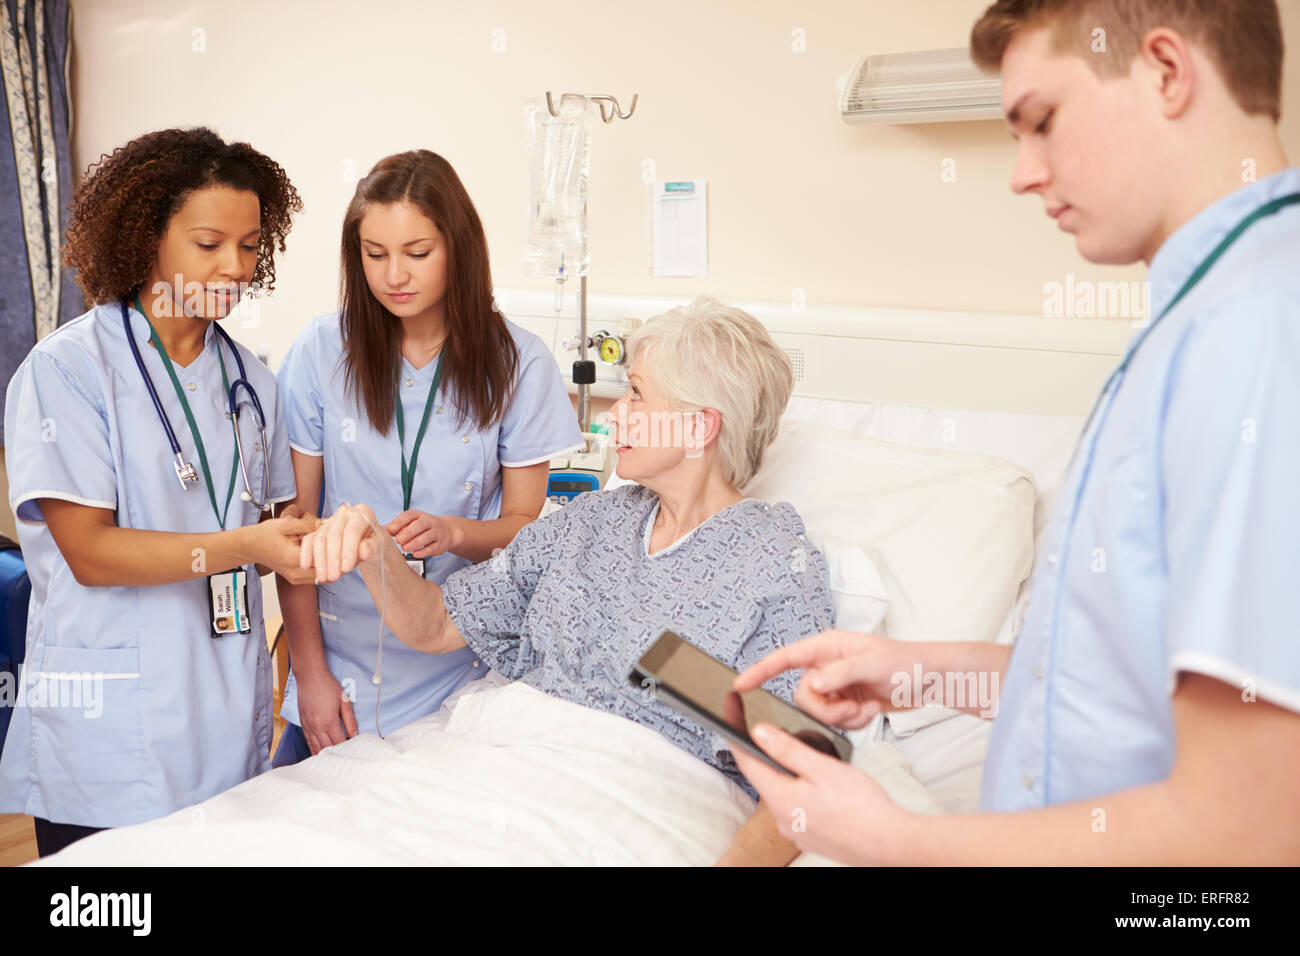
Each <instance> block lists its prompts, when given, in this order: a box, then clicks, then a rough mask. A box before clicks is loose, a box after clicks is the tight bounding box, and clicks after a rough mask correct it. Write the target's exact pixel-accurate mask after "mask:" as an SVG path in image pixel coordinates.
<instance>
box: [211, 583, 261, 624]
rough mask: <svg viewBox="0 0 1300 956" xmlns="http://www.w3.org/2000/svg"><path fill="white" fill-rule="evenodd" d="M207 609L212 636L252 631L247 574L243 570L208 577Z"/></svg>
mask: <svg viewBox="0 0 1300 956" xmlns="http://www.w3.org/2000/svg"><path fill="white" fill-rule="evenodd" d="M208 609H209V611H211V612H212V636H213V637H221V636H222V635H223V634H247V633H248V632H249V631H251V630H252V629H253V623H252V621H250V620H249V619H248V572H247V571H245V570H244V569H243V568H238V569H236V570H234V571H223V572H222V573H220V574H209V575H208Z"/></svg>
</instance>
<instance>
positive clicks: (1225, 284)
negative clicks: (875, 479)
mask: <svg viewBox="0 0 1300 956" xmlns="http://www.w3.org/2000/svg"><path fill="white" fill-rule="evenodd" d="M1294 192H1300V170H1298V169H1289V170H1285V171H1283V172H1281V173H1277V174H1276V175H1273V176H1270V177H1268V178H1266V179H1262V180H1260V181H1259V182H1257V183H1253V184H1251V185H1248V186H1245V187H1243V188H1241V189H1238V190H1236V191H1235V192H1233V193H1231V194H1230V195H1228V196H1225V197H1223V198H1222V199H1220V200H1219V201H1217V202H1215V203H1214V204H1212V205H1211V206H1209V207H1207V208H1206V209H1204V210H1202V211H1201V212H1200V213H1198V214H1197V215H1196V216H1195V217H1193V218H1192V219H1191V220H1190V221H1189V222H1187V223H1185V224H1184V225H1183V226H1182V227H1181V228H1180V229H1178V231H1177V232H1175V233H1174V234H1173V235H1172V236H1171V237H1170V238H1169V239H1168V240H1166V242H1165V244H1164V245H1163V246H1161V248H1160V251H1159V252H1158V253H1157V254H1156V256H1155V257H1154V259H1153V260H1152V263H1151V272H1150V282H1151V292H1152V296H1151V301H1152V309H1153V311H1152V315H1153V316H1158V315H1159V314H1160V313H1161V311H1162V310H1163V309H1164V308H1165V307H1166V305H1167V304H1168V303H1169V302H1171V301H1172V300H1173V299H1174V296H1175V295H1176V294H1177V292H1178V290H1179V289H1180V288H1181V287H1182V285H1183V283H1184V282H1185V281H1186V280H1187V278H1188V277H1189V276H1190V275H1192V273H1193V272H1194V271H1195V270H1196V268H1197V266H1198V265H1199V264H1200V263H1201V261H1202V260H1203V259H1204V258H1205V257H1206V256H1207V255H1208V254H1209V253H1210V252H1211V251H1212V250H1213V249H1214V247H1215V246H1216V245H1218V243H1219V242H1220V241H1221V240H1222V239H1223V238H1224V237H1225V236H1226V235H1227V234H1228V233H1229V232H1230V231H1231V230H1232V229H1233V227H1235V226H1236V225H1237V224H1238V223H1239V222H1240V221H1241V220H1242V219H1243V218H1245V217H1246V216H1247V215H1248V214H1249V213H1251V212H1252V211H1254V210H1255V209H1258V208H1259V207H1260V206H1262V205H1264V204H1265V203H1266V202H1269V201H1270V200H1272V199H1275V198H1278V197H1280V196H1284V195H1286V194H1288V193H1294ZM1297 263H1300V206H1289V207H1286V208H1284V209H1282V210H1281V211H1280V212H1277V213H1276V214H1274V215H1271V216H1267V217H1265V218H1262V219H1260V220H1258V221H1257V222H1255V224H1254V225H1252V226H1251V227H1250V228H1249V229H1248V230H1247V231H1246V232H1245V233H1243V234H1242V235H1241V237H1240V238H1239V239H1238V240H1237V241H1236V242H1235V243H1234V244H1233V245H1232V246H1231V247H1229V249H1228V251H1227V252H1225V253H1224V255H1223V256H1222V258H1220V259H1219V261H1218V262H1217V263H1216V264H1215V265H1214V266H1213V268H1211V269H1210V271H1209V272H1208V273H1206V275H1205V276H1204V278H1202V279H1201V281H1200V283H1199V284H1198V285H1196V286H1195V288H1194V289H1193V290H1192V291H1191V292H1189V293H1188V294H1187V295H1186V296H1185V297H1184V298H1183V299H1182V301H1181V302H1179V303H1178V305H1177V306H1176V307H1175V308H1174V309H1173V310H1172V311H1170V312H1169V314H1168V315H1166V316H1165V317H1164V318H1163V319H1162V320H1160V321H1159V322H1158V323H1157V325H1156V326H1155V327H1154V328H1153V329H1152V330H1151V332H1150V334H1149V335H1148V336H1147V337H1146V341H1145V342H1143V344H1142V346H1141V348H1140V349H1138V350H1137V351H1136V353H1133V359H1132V362H1131V364H1130V365H1129V367H1128V369H1127V371H1126V372H1125V373H1124V374H1123V375H1122V376H1121V377H1120V379H1119V381H1118V385H1117V386H1116V387H1112V388H1111V389H1110V390H1109V391H1108V392H1107V393H1106V394H1105V395H1104V397H1103V399H1102V402H1101V405H1100V407H1099V408H1098V410H1097V413H1096V415H1095V416H1094V418H1093V422H1092V425H1091V427H1090V428H1089V429H1088V430H1087V432H1086V433H1085V434H1084V435H1083V437H1082V439H1081V441H1080V445H1079V450H1078V452H1077V455H1076V460H1075V462H1074V464H1073V466H1072V467H1071V469H1070V471H1069V473H1068V474H1067V476H1066V482H1065V486H1064V489H1063V491H1062V494H1061V504H1060V506H1059V507H1058V508H1057V509H1056V514H1055V515H1054V517H1053V520H1052V522H1051V524H1050V526H1049V529H1048V531H1047V537H1046V539H1045V543H1044V546H1043V559H1042V561H1041V562H1040V564H1039V566H1038V568H1037V569H1036V570H1035V573H1034V577H1033V579H1032V584H1031V587H1032V595H1033V596H1032V600H1031V604H1030V608H1029V613H1028V616H1027V617H1026V619H1025V623H1024V626H1023V627H1022V629H1021V632H1020V635H1019V637H1018V638H1017V639H1016V645H1015V650H1014V652H1013V653H1012V655H1011V663H1010V667H1009V669H1008V672H1007V677H1006V681H1005V683H1004V686H1003V689H1002V694H1001V702H1000V706H999V710H998V715H997V718H996V720H995V722H994V725H993V733H992V736H991V738H990V742H989V749H988V754H987V757H986V761H985V765H984V777H983V783H982V792H981V796H980V803H981V806H982V807H983V808H984V809H986V810H1016V809H1023V808H1029V807H1040V806H1044V805H1048V804H1056V803H1065V802H1069V801H1074V800H1083V799H1090V798H1094V797H1097V796H1099V795H1102V794H1106V793H1110V792H1112V791H1115V790H1120V789H1125V788H1129V787H1135V786H1140V785H1142V784H1146V783H1153V782H1156V781H1159V780H1163V779H1164V778H1166V777H1167V776H1168V775H1169V772H1170V770H1171V769H1172V767H1173V764H1174V756H1175V745H1176V742H1177V741H1176V739H1175V727H1174V721H1173V710H1172V703H1171V698H1172V694H1173V692H1174V690H1175V687H1176V682H1177V676H1178V674H1179V673H1180V672H1183V671H1188V672H1194V673H1199V674H1205V675H1208V676H1211V677H1214V678H1217V679H1219V680H1222V681H1224V682H1225V683H1227V684H1229V685H1231V686H1233V687H1234V688H1238V689H1240V691H1241V693H1242V695H1243V698H1244V699H1250V697H1251V696H1252V695H1253V697H1254V698H1255V699H1258V700H1266V701H1269V702H1271V703H1273V704H1276V705H1278V706H1280V707H1285V708H1287V709H1289V710H1293V711H1297V712H1300V640H1297V634H1300V624H1298V623H1297V622H1300V497H1298V496H1300V427H1298V426H1297V424H1296V416H1297V414H1300V269H1297V268H1296V266H1297ZM1130 351H1131V347H1130Z"/></svg>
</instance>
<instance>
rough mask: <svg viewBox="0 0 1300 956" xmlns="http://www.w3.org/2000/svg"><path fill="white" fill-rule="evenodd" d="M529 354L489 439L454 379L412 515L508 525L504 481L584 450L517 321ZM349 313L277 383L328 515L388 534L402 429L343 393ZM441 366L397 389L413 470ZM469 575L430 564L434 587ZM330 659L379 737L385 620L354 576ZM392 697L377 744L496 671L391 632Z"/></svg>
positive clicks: (560, 390)
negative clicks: (319, 459) (466, 414)
mask: <svg viewBox="0 0 1300 956" xmlns="http://www.w3.org/2000/svg"><path fill="white" fill-rule="evenodd" d="M506 326H507V327H508V328H509V330H510V333H511V335H513V336H514V340H515V344H516V345H517V346H518V348H519V367H518V371H517V373H516V379H515V390H514V394H513V397H512V399H511V402H510V405H509V407H508V408H507V410H506V413H505V416H504V417H503V419H502V420H501V421H500V422H498V423H497V424H495V425H492V426H491V427H489V428H486V429H479V428H478V427H477V426H476V425H475V424H474V423H473V422H472V421H471V422H464V423H461V424H459V425H458V424H457V423H456V406H455V397H454V395H448V394H447V384H446V383H447V378H448V376H447V375H446V370H445V369H444V374H443V380H442V383H441V384H439V386H438V394H437V396H436V397H435V399H434V408H433V412H432V413H431V414H430V415H429V425H428V429H427V431H426V433H425V436H424V443H423V444H422V445H421V446H420V458H419V461H418V463H417V470H416V474H415V482H414V488H413V490H412V494H411V507H412V508H413V509H416V510H419V511H424V512H427V513H428V514H431V515H453V516H458V517H461V518H469V519H471V520H476V521H488V520H491V519H494V518H498V517H500V516H501V469H502V467H506V468H511V467H523V466H525V465H534V464H537V463H538V462H543V461H548V460H549V459H550V458H551V457H553V456H555V455H559V454H562V453H564V452H566V451H572V450H574V449H576V448H579V447H581V446H582V433H581V432H580V431H579V429H578V423H577V418H576V416H575V415H574V412H573V404H572V402H571V401H570V400H569V396H568V393H567V392H566V391H565V388H564V380H563V379H562V378H561V377H560V370H559V366H558V365H557V364H556V362H555V359H554V358H553V357H552V356H551V353H550V351H549V350H548V349H547V348H546V346H545V344H544V343H543V342H542V340H541V339H540V338H538V337H537V336H536V335H534V334H532V333H531V332H529V331H527V330H525V329H523V328H520V327H519V326H518V325H515V324H514V323H513V322H510V321H507V322H506ZM342 357H343V335H342V326H341V324H340V313H338V312H334V313H330V314H328V315H322V316H319V317H317V318H316V319H314V320H313V321H312V323H311V324H310V325H309V326H308V327H307V328H306V329H305V330H304V331H303V333H302V334H301V335H300V336H299V337H298V339H297V340H296V341H295V342H294V344H293V347H292V348H290V350H289V354H288V355H286V356H285V359H284V363H283V364H282V365H281V366H280V370H279V372H278V375H279V380H280V388H281V389H282V390H283V392H284V396H285V399H284V400H285V416H286V421H287V424H288V429H289V442H290V444H291V445H292V447H293V448H294V449H295V450H296V451H299V452H302V453H303V454H306V455H323V456H324V459H325V461H324V499H325V500H324V514H326V515H329V514H333V513H334V511H335V510H336V509H337V508H338V506H339V505H341V504H343V503H344V502H347V503H349V504H367V505H370V507H371V508H372V509H373V510H374V512H375V516H376V518H378V519H379V521H380V523H381V524H387V523H388V522H389V521H392V520H393V519H394V518H396V517H397V516H398V515H399V514H401V513H402V510H403V509H402V480H401V464H402V454H401V453H402V449H401V447H400V446H399V445H398V438H397V427H396V425H393V426H391V427H390V428H389V430H388V434H387V435H380V434H379V433H378V432H376V431H375V430H374V428H372V427H371V425H370V419H369V418H368V417H367V416H366V414H365V413H364V412H363V411H361V410H360V408H359V406H358V404H357V402H356V399H355V398H353V397H352V396H350V395H349V393H348V390H347V388H346V387H345V384H344V369H343V361H342ZM436 368H437V360H436V358H435V359H434V360H433V361H430V362H429V363H428V364H427V365H425V366H424V367H423V368H418V369H417V368H415V367H414V366H412V365H411V363H410V362H408V361H406V359H405V358H403V360H402V371H401V375H400V378H399V381H398V391H399V394H400V397H401V402H402V409H403V415H404V416H405V419H406V454H407V459H408V461H409V459H410V454H411V448H412V446H413V444H414V442H415V434H416V432H417V430H418V429H419V422H420V418H421V417H422V416H423V414H424V406H425V402H426V400H427V399H428V396H429V386H430V385H431V384H432V382H433V375H434V371H435V370H436ZM468 564H470V562H469V561H467V560H466V559H464V558H461V557H458V556H456V555H454V554H451V553H447V554H443V555H439V556H437V557H433V558H427V559H425V562H424V566H425V576H426V577H428V578H430V579H431V580H434V581H437V582H438V583H440V584H441V583H442V582H443V581H445V580H446V578H447V576H448V575H449V574H451V573H452V572H453V571H456V570H457V569H459V568H462V567H465V566H466V565H468ZM317 593H318V597H319V605H320V626H321V636H322V639H323V642H324V647H325V659H326V662H327V663H328V665H329V668H330V672H331V673H333V675H334V676H335V678H337V679H338V681H339V683H340V684H342V685H343V691H344V693H345V694H347V695H349V696H350V697H351V699H352V707H353V713H354V714H355V716H356V719H357V727H358V729H359V730H360V731H361V732H362V733H370V732H375V731H376V722H375V701H376V696H377V691H378V690H379V689H378V688H376V686H375V685H374V684H373V683H372V680H371V678H372V676H373V675H374V673H375V668H376V662H377V658H378V642H379V639H380V638H379V628H380V625H379V611H378V609H377V608H376V607H375V603H374V601H373V600H372V599H371V597H370V592H369V591H368V590H367V589H366V586H365V583H364V582H363V581H362V580H361V576H360V575H359V574H356V573H352V574H347V575H344V576H343V577H342V578H340V579H339V580H338V581H335V582H333V583H332V584H329V585H321V586H319V587H318V588H317ZM383 642H384V643H383V648H384V653H383V686H382V702H381V712H380V715H379V723H378V732H379V733H382V734H387V733H390V732H391V731H394V730H396V729H397V728H398V727H401V726H403V725H405V724H408V723H410V722H411V721H413V720H417V719H419V718H420V717H424V716H427V715H428V714H431V713H433V712H434V711H436V710H437V709H438V708H439V707H440V706H441V705H442V701H443V699H444V698H445V697H446V696H447V695H448V694H450V693H451V692H452V691H454V690H455V689H456V688H458V687H460V686H461V685H463V684H465V683H467V682H468V681H470V680H473V679H474V678H477V677H481V676H483V673H484V672H485V671H486V668H485V667H484V666H483V665H482V662H481V661H480V660H479V659H478V658H477V657H476V656H475V654H474V652H473V651H471V650H470V649H469V648H462V649H461V650H459V651H455V652H453V653H451V654H424V653H421V652H419V651H415V650H412V649H410V648H409V647H407V646H406V645H405V644H403V643H402V642H401V641H400V640H398V639H397V638H396V637H394V636H393V634H392V632H390V631H389V630H388V629H387V628H385V629H384V630H383ZM281 715H282V716H283V717H284V718H285V719H286V720H288V721H290V722H292V723H295V724H300V723H301V719H300V718H299V716H298V696H297V683H296V678H295V677H294V676H293V675H290V677H289V683H288V686H287V687H286V688H285V694H284V704H283V707H282V708H281Z"/></svg>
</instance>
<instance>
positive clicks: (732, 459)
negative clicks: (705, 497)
mask: <svg viewBox="0 0 1300 956" xmlns="http://www.w3.org/2000/svg"><path fill="white" fill-rule="evenodd" d="M643 352H648V353H649V354H650V355H651V356H652V359H651V362H650V367H649V370H648V372H649V375H650V377H651V378H653V380H654V382H655V384H656V385H657V386H658V387H659V389H660V390H661V391H663V393H664V395H665V396H666V398H667V400H668V404H669V405H671V406H672V408H673V409H674V410H676V411H681V412H688V413H689V412H697V411H700V410H701V409H704V408H715V409H717V410H718V411H719V412H720V413H721V415H722V427H721V430H720V432H719V434H718V439H717V442H718V455H719V459H720V461H721V464H722V468H723V473H724V474H725V475H726V477H727V480H729V481H730V482H731V483H732V484H734V485H735V486H736V487H737V488H743V487H744V486H745V485H746V484H748V483H749V480H750V479H751V478H753V477H754V475H755V474H756V473H757V472H758V469H759V467H760V466H761V465H762V464H763V453H764V452H765V451H766V450H767V446H768V445H770V444H771V443H772V439H773V438H775V437H776V432H777V428H778V427H779V426H780V423H781V415H782V414H783V413H784V412H785V406H786V404H787V403H788V402H789V401H790V393H791V392H792V391H793V390H794V372H793V370H792V369H791V368H790V359H789V357H788V356H787V355H786V354H785V352H784V351H782V350H781V348H780V346H778V345H777V344H776V342H774V341H772V336H771V335H769V334H768V331H767V329H765V328H764V327H763V325H762V323H760V322H759V321H758V319H756V318H754V317H753V316H752V315H750V314H749V313H748V312H745V311H744V310H742V309H737V308H735V307H734V306H729V305H723V304H722V303H721V302H719V301H718V300H717V299H713V298H710V297H709V296H704V295H702V296H700V297H698V298H697V299H696V300H695V301H694V302H692V303H691V304H690V305H684V306H680V307H679V308H676V309H672V310H670V311H668V312H665V313H664V314H663V315H657V316H655V317H654V318H653V319H650V320H649V321H647V322H646V324H645V325H643V326H641V327H640V328H638V329H636V330H634V331H633V332H632V333H631V334H629V335H628V337H627V353H628V362H629V364H630V363H631V362H633V361H635V360H636V358H637V356H638V355H640V354H642V353H643Z"/></svg>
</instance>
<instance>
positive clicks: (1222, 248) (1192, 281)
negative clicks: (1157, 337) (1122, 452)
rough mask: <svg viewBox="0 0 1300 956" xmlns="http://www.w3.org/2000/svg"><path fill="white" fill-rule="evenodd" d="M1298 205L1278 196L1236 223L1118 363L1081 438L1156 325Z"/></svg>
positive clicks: (1297, 197)
mask: <svg viewBox="0 0 1300 956" xmlns="http://www.w3.org/2000/svg"><path fill="white" fill-rule="evenodd" d="M1296 203H1300V193H1288V194H1287V195H1285V196H1279V197H1278V198H1277V199H1273V200H1271V201H1269V202H1266V203H1264V205H1262V206H1260V207H1259V208H1258V209H1256V210H1255V211H1254V212H1252V213H1251V214H1250V215H1248V216H1246V218H1244V219H1242V220H1241V222H1239V223H1237V225H1236V226H1235V227H1234V228H1233V230H1232V231H1231V232H1229V233H1228V234H1227V235H1226V236H1224V237H1223V241H1222V242H1220V243H1219V244H1218V245H1217V246H1215V247H1214V250H1213V251H1212V252H1211V253H1210V254H1209V255H1208V256H1206V257H1205V259H1204V260H1203V261H1202V262H1201V264H1200V265H1199V266H1197V267H1196V269H1195V270H1194V271H1193V272H1192V274H1191V275H1190V276H1188V277H1187V281H1186V282H1184V283H1183V287H1182V288H1181V289H1179V290H1178V294H1177V295H1175V296H1174V297H1173V299H1171V300H1170V302H1169V304H1168V305H1167V306H1165V307H1164V308H1163V309H1161V310H1160V315H1158V316H1157V317H1156V319H1155V321H1153V322H1152V323H1151V324H1150V325H1148V326H1147V327H1146V328H1145V329H1143V330H1142V334H1141V335H1139V336H1138V338H1137V340H1136V341H1135V342H1134V343H1133V345H1132V347H1130V348H1129V350H1128V353H1127V354H1126V355H1125V356H1124V359H1123V361H1121V362H1120V363H1119V365H1118V366H1117V367H1116V368H1115V371H1113V372H1111V373H1110V378H1108V379H1106V384H1105V385H1103V386H1102V387H1101V394H1100V395H1098V396H1097V401H1096V402H1094V403H1093V406H1092V411H1091V412H1089V413H1088V418H1087V420H1086V421H1085V422H1084V423H1083V431H1082V432H1080V433H1079V434H1080V435H1081V436H1082V435H1086V434H1087V433H1088V426H1089V425H1091V424H1092V420H1093V418H1095V417H1096V415H1097V410H1098V409H1099V408H1100V407H1101V403H1102V401H1103V400H1104V399H1105V398H1106V395H1107V393H1109V392H1110V390H1111V386H1113V385H1117V381H1118V379H1119V377H1120V376H1121V375H1123V374H1124V370H1125V369H1127V368H1128V366H1129V363H1130V362H1132V361H1133V356H1134V355H1136V354H1137V350H1138V348H1139V347H1140V346H1141V345H1142V342H1143V341H1144V340H1145V339H1146V337H1147V336H1148V335H1150V334H1151V330H1152V329H1154V328H1155V327H1156V324H1157V323H1159V321H1160V320H1161V319H1163V318H1164V317H1165V316H1166V315H1168V314H1169V313H1170V312H1172V311H1173V308H1174V306H1176V305H1177V304H1178V303H1179V302H1181V301H1182V300H1183V297H1184V296H1185V295H1187V293H1189V292H1191V291H1192V289H1194V288H1195V287H1196V284H1197V283H1198V282H1200V281H1201V280H1202V279H1204V278H1205V274H1206V273H1207V272H1209V271H1210V269H1211V268H1212V267H1213V266H1214V264H1215V263H1216V262H1218V261H1219V259H1220V258H1221V257H1222V256H1223V254H1224V253H1225V252H1227V251H1228V247H1229V246H1231V245H1232V244H1233V243H1234V242H1236V241H1237V240H1238V239H1239V238H1240V237H1241V234H1242V233H1243V232H1245V231H1246V230H1247V229H1249V228H1250V227H1251V226H1253V225H1254V224H1255V223H1256V222H1257V221H1259V220H1260V219H1263V218H1264V217H1265V216H1271V215H1273V214H1274V213H1275V212H1278V211H1279V210H1282V209H1285V208H1286V207H1287V206H1294V205H1295V204H1296Z"/></svg>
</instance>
